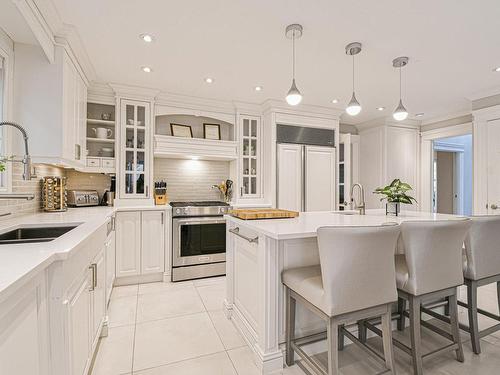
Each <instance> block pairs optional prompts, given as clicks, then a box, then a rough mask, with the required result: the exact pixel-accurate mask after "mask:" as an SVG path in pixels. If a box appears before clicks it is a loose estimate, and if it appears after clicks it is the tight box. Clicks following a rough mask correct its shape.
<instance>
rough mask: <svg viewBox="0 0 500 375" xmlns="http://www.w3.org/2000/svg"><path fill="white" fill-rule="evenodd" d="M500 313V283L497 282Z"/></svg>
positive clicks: (499, 310) (499, 309)
mask: <svg viewBox="0 0 500 375" xmlns="http://www.w3.org/2000/svg"><path fill="white" fill-rule="evenodd" d="M497 300H498V312H499V313H500V281H499V282H497Z"/></svg>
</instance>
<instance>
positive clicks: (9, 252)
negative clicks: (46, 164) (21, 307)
mask: <svg viewBox="0 0 500 375" xmlns="http://www.w3.org/2000/svg"><path fill="white" fill-rule="evenodd" d="M170 209H171V207H170V206H169V205H165V206H144V207H104V206H98V207H79V208H69V209H68V211H66V212H57V213H56V212H40V213H36V214H32V215H23V216H19V217H15V218H12V219H7V220H3V221H0V233H4V232H7V231H9V230H13V229H16V228H17V227H19V226H43V225H44V224H47V225H56V226H57V225H70V224H78V226H77V227H76V228H75V229H73V230H71V231H69V232H67V233H65V234H63V235H62V236H60V237H58V238H56V239H55V240H53V241H50V242H38V243H30V244H13V245H11V244H8V245H0V301H1V300H3V298H4V297H5V296H6V295H9V294H10V292H11V291H12V290H15V289H16V288H17V287H18V286H19V285H21V284H23V283H24V282H26V281H27V280H29V279H30V278H32V277H34V276H35V275H37V274H38V273H39V272H41V271H43V270H44V269H45V268H47V267H48V266H49V265H50V264H51V263H53V262H54V261H57V260H62V259H66V258H68V257H69V256H71V254H72V250H73V249H75V248H76V247H77V245H78V244H79V243H81V242H82V241H83V240H84V239H85V238H87V237H88V236H90V235H91V234H93V233H94V232H95V231H96V230H97V229H98V228H99V227H101V225H103V224H104V223H105V222H106V220H107V219H108V218H109V217H111V216H112V215H113V214H114V213H115V212H117V211H130V210H137V211H142V210H170Z"/></svg>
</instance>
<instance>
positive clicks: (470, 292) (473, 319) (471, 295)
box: [466, 280, 481, 354]
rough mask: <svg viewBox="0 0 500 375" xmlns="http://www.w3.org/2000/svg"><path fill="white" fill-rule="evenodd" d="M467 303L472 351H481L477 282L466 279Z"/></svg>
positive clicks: (477, 352)
mask: <svg viewBox="0 0 500 375" xmlns="http://www.w3.org/2000/svg"><path fill="white" fill-rule="evenodd" d="M466 285H467V304H468V305H469V308H468V313H469V330H470V338H471V342H472V351H473V352H474V353H475V354H480V353H481V344H480V343H479V325H478V315H477V282H476V281H472V280H471V281H467V282H466Z"/></svg>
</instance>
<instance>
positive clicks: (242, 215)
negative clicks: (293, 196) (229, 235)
mask: <svg viewBox="0 0 500 375" xmlns="http://www.w3.org/2000/svg"><path fill="white" fill-rule="evenodd" d="M229 213H230V214H231V215H233V216H235V217H237V218H239V219H243V220H258V219H286V218H293V217H297V216H299V213H298V212H297V211H288V210H280V209H275V208H254V209H241V210H230V211H229Z"/></svg>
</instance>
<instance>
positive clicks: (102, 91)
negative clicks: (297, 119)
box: [87, 82, 116, 105]
mask: <svg viewBox="0 0 500 375" xmlns="http://www.w3.org/2000/svg"><path fill="white" fill-rule="evenodd" d="M87 101H88V102H90V103H101V104H110V105H115V104H116V95H115V92H114V91H113V89H112V88H111V87H110V86H109V85H108V84H107V83H104V82H91V83H90V85H89V87H88V89H87Z"/></svg>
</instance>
